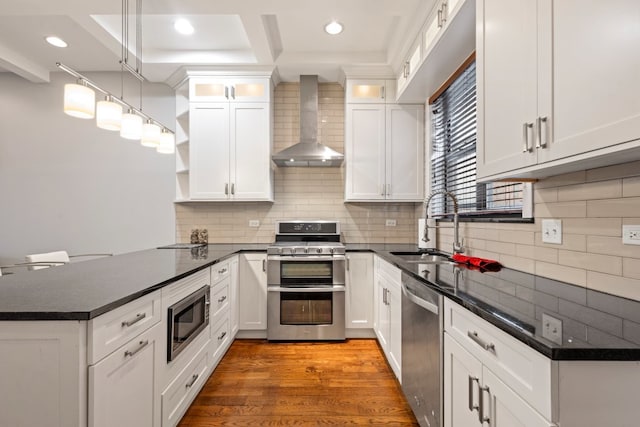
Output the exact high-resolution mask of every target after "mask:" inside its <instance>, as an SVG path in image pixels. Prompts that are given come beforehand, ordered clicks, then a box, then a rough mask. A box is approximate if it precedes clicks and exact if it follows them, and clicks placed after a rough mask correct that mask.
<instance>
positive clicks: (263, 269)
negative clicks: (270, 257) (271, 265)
mask: <svg viewBox="0 0 640 427" xmlns="http://www.w3.org/2000/svg"><path fill="white" fill-rule="evenodd" d="M262 271H264V272H265V273H266V272H267V260H266V259H263V260H262Z"/></svg>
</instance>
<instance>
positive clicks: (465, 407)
mask: <svg viewBox="0 0 640 427" xmlns="http://www.w3.org/2000/svg"><path fill="white" fill-rule="evenodd" d="M485 423H486V424H487V425H490V426H492V427H552V426H554V425H555V424H553V423H551V422H549V421H547V420H546V419H545V418H544V417H543V416H542V415H540V414H539V413H538V412H536V410H535V409H533V408H532V407H531V406H530V405H529V404H528V403H527V402H526V401H524V400H523V399H522V398H521V397H520V396H518V394H517V393H515V392H514V391H513V390H512V389H510V388H509V387H507V386H506V385H505V384H504V383H503V382H502V381H501V380H500V379H499V378H498V377H497V376H496V375H495V374H494V373H493V372H491V370H489V369H487V367H486V366H484V365H483V364H482V362H481V361H480V360H479V359H477V358H476V357H474V356H473V355H472V354H471V353H470V352H468V351H467V350H465V349H464V347H462V346H461V345H460V344H458V343H457V342H456V340H455V339H453V338H452V337H451V336H450V335H449V334H448V333H446V332H445V334H444V425H445V427H473V426H483V425H485Z"/></svg>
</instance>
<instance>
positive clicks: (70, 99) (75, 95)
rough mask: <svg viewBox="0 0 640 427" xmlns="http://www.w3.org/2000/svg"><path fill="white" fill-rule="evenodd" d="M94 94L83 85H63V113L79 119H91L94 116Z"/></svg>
mask: <svg viewBox="0 0 640 427" xmlns="http://www.w3.org/2000/svg"><path fill="white" fill-rule="evenodd" d="M95 108H96V93H95V92H94V91H93V89H91V88H88V87H86V86H83V85H79V84H75V83H68V84H66V85H64V112H65V113H66V114H68V115H70V116H72V117H77V118H80V119H92V118H93V117H94V116H95Z"/></svg>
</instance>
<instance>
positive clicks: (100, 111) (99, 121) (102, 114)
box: [96, 95, 122, 130]
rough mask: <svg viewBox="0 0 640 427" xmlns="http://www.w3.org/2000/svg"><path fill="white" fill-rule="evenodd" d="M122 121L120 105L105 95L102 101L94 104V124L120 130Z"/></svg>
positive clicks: (103, 127) (107, 128)
mask: <svg viewBox="0 0 640 427" xmlns="http://www.w3.org/2000/svg"><path fill="white" fill-rule="evenodd" d="M121 122H122V105H120V104H118V103H117V102H113V101H112V98H111V96H109V95H107V96H106V98H105V100H104V101H99V102H98V104H97V105H96V126H98V127H99V128H100V129H106V130H120V127H121Z"/></svg>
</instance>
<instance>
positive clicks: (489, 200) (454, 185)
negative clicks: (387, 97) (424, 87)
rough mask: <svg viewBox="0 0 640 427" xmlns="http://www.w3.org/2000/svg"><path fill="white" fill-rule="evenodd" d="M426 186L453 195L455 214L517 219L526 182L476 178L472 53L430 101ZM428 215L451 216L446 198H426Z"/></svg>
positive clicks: (525, 192) (474, 73)
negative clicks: (488, 181) (429, 147)
mask: <svg viewBox="0 0 640 427" xmlns="http://www.w3.org/2000/svg"><path fill="white" fill-rule="evenodd" d="M430 110H431V132H432V136H431V176H430V179H431V190H432V191H435V190H445V191H448V192H451V193H453V194H454V195H455V196H456V198H457V199H458V213H459V214H460V215H461V216H466V217H475V218H479V219H480V218H484V219H488V218H492V219H493V218H497V217H502V218H509V217H517V218H522V211H523V200H524V199H526V197H523V196H524V195H525V194H527V195H529V194H530V193H531V191H527V190H530V184H529V185H528V186H525V185H523V184H522V183H520V182H500V183H482V184H481V183H477V182H476V63H475V59H474V57H473V56H472V57H471V58H470V59H469V60H467V62H466V63H465V64H464V65H463V66H462V67H461V69H460V70H458V72H457V76H455V77H454V79H453V81H452V82H451V84H450V85H449V86H448V87H446V88H445V89H444V90H443V91H442V92H441V93H439V94H437V95H435V99H432V100H430ZM430 206H431V215H433V216H434V217H444V216H447V215H450V214H453V203H452V201H451V199H450V198H448V197H446V196H444V195H440V194H437V195H435V196H434V197H433V198H432V199H431V203H430Z"/></svg>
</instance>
